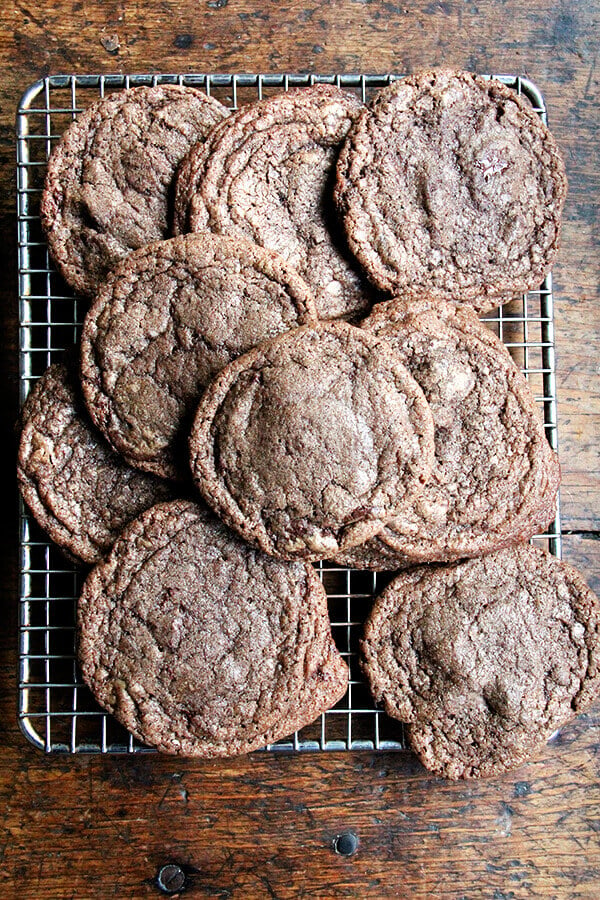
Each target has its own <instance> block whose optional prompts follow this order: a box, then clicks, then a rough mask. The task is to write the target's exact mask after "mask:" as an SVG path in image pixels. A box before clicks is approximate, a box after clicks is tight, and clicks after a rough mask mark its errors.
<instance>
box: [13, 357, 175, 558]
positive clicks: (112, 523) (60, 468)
mask: <svg viewBox="0 0 600 900" xmlns="http://www.w3.org/2000/svg"><path fill="white" fill-rule="evenodd" d="M17 471H18V476H19V484H20V487H21V493H22V494H23V498H24V500H25V502H26V503H27V505H28V506H29V508H30V509H31V511H32V513H33V514H34V516H35V518H36V519H37V521H38V522H39V524H40V525H41V527H42V528H43V529H44V530H45V531H47V532H48V534H49V535H50V537H51V538H52V540H53V541H55V542H56V543H57V544H58V545H59V546H60V547H62V548H63V549H64V550H65V551H67V553H68V554H70V555H72V556H74V557H77V558H78V559H81V560H83V561H84V562H87V563H95V562H98V560H100V559H101V558H102V557H103V556H104V554H105V553H106V552H107V551H108V550H109V548H110V547H111V546H112V545H113V543H114V542H115V540H116V539H117V537H118V536H119V534H120V533H121V531H122V530H123V528H124V527H125V525H126V524H127V523H128V522H130V521H131V520H132V519H134V518H135V517H136V516H138V515H139V514H140V513H141V512H143V511H144V510H145V509H148V507H150V506H154V504H155V503H159V502H160V501H162V500H170V499H171V497H172V496H173V492H172V490H171V488H170V487H169V486H168V485H167V484H166V482H164V481H162V480H161V479H160V478H154V477H153V476H151V475H144V474H143V473H142V472H137V471H136V470H135V469H132V468H131V467H130V466H128V465H127V464H126V463H125V461H124V460H123V459H121V457H120V456H118V455H117V454H116V453H115V452H114V451H113V450H112V449H111V448H110V447H109V446H108V444H107V443H106V442H105V441H104V439H103V437H102V435H101V434H99V433H98V432H97V431H96V429H95V428H94V426H93V425H92V423H91V422H90V421H89V419H88V416H87V413H86V410H85V405H84V403H83V401H82V400H81V399H80V397H79V392H78V385H77V382H76V378H75V377H74V376H73V373H72V372H71V371H70V370H69V368H68V367H67V366H66V365H64V364H62V363H60V364H59V363H55V364H54V365H52V366H50V368H49V369H47V371H46V373H45V374H44V375H43V376H42V377H41V378H40V380H39V381H38V382H37V384H36V386H35V387H34V389H33V390H32V391H31V393H30V395H29V397H28V398H27V400H26V402H25V405H24V407H23V413H22V430H21V440H20V444H19V456H18V469H17Z"/></svg>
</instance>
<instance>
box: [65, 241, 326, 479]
mask: <svg viewBox="0 0 600 900" xmlns="http://www.w3.org/2000/svg"><path fill="white" fill-rule="evenodd" d="M315 319H316V309H315V305H314V300H313V298H312V295H311V292H310V290H309V288H308V286H307V285H306V283H305V282H304V281H303V280H302V279H301V278H300V276H299V275H297V274H296V273H295V272H294V271H293V270H292V269H291V268H290V267H289V266H288V265H287V264H286V263H285V262H284V261H283V260H282V259H281V258H279V257H278V256H277V255H276V254H274V253H270V252H269V251H268V250H263V249H262V248H261V247H257V246H255V245H253V244H249V243H247V242H245V241H239V240H233V239H230V238H226V237H221V236H215V235H183V236H180V237H177V238H172V239H171V240H168V241H160V242H158V243H156V244H150V245H149V246H147V247H144V248H143V249H141V250H138V251H136V252H134V253H132V254H130V256H128V257H127V259H125V260H123V262H121V263H120V264H119V266H118V267H117V268H116V269H115V270H114V271H113V272H112V273H111V275H110V276H109V278H108V279H107V281H106V283H105V284H104V285H103V287H102V289H101V290H100V292H99V294H98V297H97V299H96V302H95V303H94V304H93V306H92V307H91V309H90V310H89V312H88V314H87V316H86V319H85V322H84V326H83V334H82V338H81V348H82V349H81V354H82V379H83V380H82V384H83V393H84V396H85V399H86V402H87V405H88V409H89V411H90V414H91V416H92V419H93V420H94V422H95V423H96V425H97V426H98V428H100V430H101V431H102V432H103V433H104V434H105V435H106V437H107V438H108V440H109V441H110V443H111V444H112V445H113V446H114V447H115V448H116V449H117V450H119V452H120V453H122V454H123V456H124V457H125V458H126V459H127V460H128V461H129V462H130V463H131V464H132V465H134V466H137V467H139V468H140V469H144V470H146V471H149V472H154V473H156V474H158V475H161V476H164V477H170V478H177V477H179V476H181V475H182V474H184V473H186V474H187V472H188V471H189V470H188V465H187V447H186V446H185V447H183V449H182V445H183V441H184V440H187V430H188V427H189V425H190V424H191V417H192V414H193V412H194V411H195V408H196V406H197V403H198V399H199V397H200V394H201V393H202V391H203V390H204V388H205V387H206V385H207V384H208V382H209V381H210V380H211V378H212V377H213V376H214V375H215V374H216V373H217V372H218V371H220V369H222V368H223V366H225V365H226V364H227V363H229V362H231V361H232V360H233V359H235V358H236V357H237V356H240V354H242V353H244V352H245V351H247V350H249V349H250V348H251V347H254V346H255V345H256V344H259V343H261V342H262V341H264V340H266V339H267V338H270V337H274V336H275V335H277V334H279V333H280V332H283V331H286V330H287V329H290V328H294V327H295V326H297V325H301V324H304V323H305V322H311V321H315ZM179 451H181V452H179Z"/></svg>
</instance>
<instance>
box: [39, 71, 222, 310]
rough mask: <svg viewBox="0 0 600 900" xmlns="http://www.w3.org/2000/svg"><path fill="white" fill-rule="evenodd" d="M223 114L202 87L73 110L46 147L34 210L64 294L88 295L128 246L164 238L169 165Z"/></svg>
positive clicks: (125, 96) (142, 90)
mask: <svg viewBox="0 0 600 900" xmlns="http://www.w3.org/2000/svg"><path fill="white" fill-rule="evenodd" d="M226 115H227V110H226V109H225V107H224V106H222V105H221V104H220V103H219V102H218V101H217V100H214V99H213V98H211V97H207V96H206V95H205V94H204V93H203V92H202V91H199V90H196V89H195V88H188V87H179V86H177V85H160V86H157V87H138V88H131V89H130V90H127V91H120V92H118V93H115V94H111V95H110V96H109V97H107V98H105V99H103V100H99V101H98V102H97V103H94V104H93V105H92V106H90V107H89V108H88V109H86V110H85V111H84V112H82V113H81V114H80V115H79V116H78V118H77V120H76V121H75V122H73V124H72V125H71V126H70V127H69V128H68V129H67V131H66V132H65V134H64V135H63V137H62V138H61V140H60V142H59V143H58V144H57V145H56V147H55V148H54V150H53V151H52V154H51V156H50V160H49V162H48V171H47V175H46V186H45V190H44V193H43V196H42V204H41V211H40V213H41V218H42V225H43V227H44V230H45V231H46V234H47V236H48V246H49V249H50V253H51V255H52V258H53V260H54V262H55V263H56V265H57V266H58V269H59V271H60V273H61V275H62V276H63V278H64V279H65V281H66V282H67V283H68V284H70V285H71V287H72V288H74V290H76V291H78V292H79V293H81V294H84V295H86V296H89V295H92V294H94V293H95V291H96V289H97V288H98V286H99V284H100V283H101V282H102V281H103V280H104V278H105V276H106V274H107V272H108V271H109V270H110V269H112V268H113V266H114V265H115V264H116V263H117V262H118V261H119V260H120V259H122V258H123V257H124V256H127V254H128V253H129V252H130V251H131V250H134V249H136V248H138V247H143V246H144V245H145V244H148V243H150V241H156V240H160V239H161V238H163V237H165V236H166V235H167V234H168V232H169V226H170V218H171V215H172V213H171V209H170V204H171V196H170V194H171V185H172V182H173V178H174V176H175V170H176V168H177V165H178V164H179V162H180V161H181V159H182V158H183V157H184V156H185V154H186V153H187V151H188V150H189V149H190V147H191V146H192V145H194V144H195V143H196V142H198V141H200V140H203V139H204V138H205V137H206V135H207V134H208V132H209V130H210V129H211V128H212V127H213V126H214V125H216V123H217V122H220V121H221V119H223V118H224V117H225V116H226Z"/></svg>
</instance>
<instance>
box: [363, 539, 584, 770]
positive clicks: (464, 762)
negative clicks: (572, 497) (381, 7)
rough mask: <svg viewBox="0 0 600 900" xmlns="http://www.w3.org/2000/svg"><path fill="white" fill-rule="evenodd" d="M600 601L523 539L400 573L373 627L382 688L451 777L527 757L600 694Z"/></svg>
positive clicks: (422, 753) (371, 665)
mask: <svg viewBox="0 0 600 900" xmlns="http://www.w3.org/2000/svg"><path fill="white" fill-rule="evenodd" d="M599 613H600V609H599V604H598V599H597V598H596V597H595V596H594V594H593V593H592V592H591V591H590V590H589V588H588V587H587V586H586V584H585V582H584V581H583V579H582V577H581V575H580V574H579V573H578V572H577V571H576V570H575V569H573V568H571V566H568V565H565V564H564V563H561V562H560V561H559V560H557V559H555V558H554V557H552V556H550V555H549V554H548V553H546V552H545V551H543V550H540V549H538V548H534V547H531V546H529V545H527V544H523V545H521V546H518V547H513V548H511V549H507V550H501V551H499V552H497V553H493V554H490V555H489V556H485V557H482V558H481V559H475V560H467V561H465V562H461V563H456V564H454V565H450V566H443V567H442V566H439V567H423V568H418V569H413V570H411V571H410V572H405V573H403V574H401V575H399V576H398V577H397V578H396V579H394V581H393V582H392V583H391V584H390V585H389V586H388V587H387V588H386V589H385V590H384V591H383V592H382V594H381V595H380V596H379V597H378V598H377V600H376V602H375V606H374V607H373V610H372V612H371V615H370V616H369V619H368V621H367V623H366V626H365V632H364V639H363V641H362V644H361V652H362V665H363V669H364V672H365V674H366V676H367V678H368V680H369V683H370V686H371V690H372V693H373V696H374V697H375V699H376V701H377V702H379V703H382V704H383V705H384V707H385V711H386V712H387V713H388V715H390V716H393V717H394V718H397V719H400V720H401V721H403V722H407V723H409V724H408V739H409V742H410V744H411V746H412V748H413V749H414V750H415V751H416V753H417V754H418V756H419V757H420V759H421V761H422V762H423V765H425V766H426V767H427V768H428V769H430V770H431V771H433V772H435V773H437V774H439V775H444V776H446V777H448V778H474V777H479V776H485V775H494V774H498V773H500V772H503V771H504V770H506V769H510V768H513V767H516V766H518V765H520V764H521V763H522V762H524V760H526V759H527V758H528V757H529V756H531V755H532V754H534V753H536V752H537V751H539V750H540V749H541V748H542V746H543V744H544V742H545V741H546V740H548V738H549V737H550V736H551V734H552V733H553V732H554V731H555V730H556V729H557V728H559V727H560V726H561V725H563V724H565V723H566V722H568V721H569V720H570V719H571V718H572V717H573V716H574V715H575V714H576V713H579V712H582V711H583V710H585V709H587V707H588V706H590V705H591V704H592V702H593V701H594V699H595V698H596V697H597V696H598V693H599V691H600V672H599V662H600V622H599Z"/></svg>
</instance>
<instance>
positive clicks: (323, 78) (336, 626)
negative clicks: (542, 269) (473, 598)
mask: <svg viewBox="0 0 600 900" xmlns="http://www.w3.org/2000/svg"><path fill="white" fill-rule="evenodd" d="M399 77H401V76H399V75H204V74H202V75H104V76H93V75H83V76H81V75H79V76H51V77H48V78H45V79H43V80H41V81H39V82H37V83H36V84H34V85H32V86H31V87H30V88H29V89H28V90H27V91H26V92H25V94H24V95H23V97H22V98H21V101H20V104H19V107H18V110H17V212H18V265H19V304H20V345H19V353H20V399H21V403H23V401H24V400H25V397H26V396H27V394H28V393H29V390H30V389H31V387H32V385H33V384H34V382H35V381H36V379H37V378H39V377H40V376H41V375H42V374H43V373H44V371H45V369H46V368H47V366H49V365H50V364H51V363H52V362H56V361H57V360H58V359H60V358H61V356H62V355H63V353H64V351H65V350H66V349H68V348H70V347H72V346H73V345H74V344H75V343H76V342H77V339H78V336H79V328H80V324H81V321H82V318H83V315H84V313H85V308H86V304H85V302H83V301H81V300H80V299H78V298H77V297H76V296H74V294H73V293H72V292H71V290H70V289H69V288H68V287H67V286H66V285H65V284H64V282H63V281H62V279H61V278H60V276H59V275H58V273H57V272H56V270H55V268H54V267H53V265H52V262H51V261H50V259H49V256H48V250H47V245H46V242H45V239H44V235H43V233H42V230H41V226H40V220H39V199H40V195H41V191H42V188H43V182H44V176H45V170H46V164H47V160H48V156H49V154H50V151H51V149H52V147H53V145H54V143H55V142H56V141H57V140H58V138H59V137H60V135H61V134H62V133H63V131H64V130H65V128H66V127H67V126H68V125H69V123H70V122H71V121H72V120H73V119H75V118H76V117H77V115H78V113H79V112H81V110H82V109H84V108H85V107H87V106H89V105H90V103H92V102H94V101H95V100H97V99H98V98H99V97H103V96H105V95H107V94H108V93H110V92H111V91H114V90H121V89H123V88H127V87H130V86H135V85H140V84H166V83H171V84H173V83H174V84H185V85H194V86H196V87H200V88H202V89H203V90H204V91H205V92H206V93H207V94H211V95H212V96H215V97H217V99H219V100H221V102H223V103H225V105H227V106H229V107H230V108H237V107H238V106H241V105H243V104H244V103H248V102H251V101H253V100H256V99H261V98H262V97H267V96H269V95H272V94H274V93H277V92H280V91H282V90H288V89H290V88H292V87H304V86H307V85H310V84H315V83H323V82H325V83H330V84H331V83H332V84H337V85H339V86H340V87H342V88H344V89H345V90H349V91H353V92H355V93H356V94H357V95H358V96H359V97H360V98H361V99H362V100H363V101H367V102H368V100H369V99H370V97H371V96H372V95H373V93H374V92H375V91H376V90H378V89H379V88H381V87H383V86H385V85H386V84H389V83H390V82H391V81H393V80H395V79H396V78H399ZM495 77H498V78H500V79H501V80H502V81H504V83H505V84H507V85H508V86H509V87H511V88H513V89H514V90H515V91H517V92H518V93H520V94H523V95H524V96H525V97H526V98H527V99H528V100H529V102H530V103H531V104H532V107H533V108H534V110H535V111H536V112H537V113H538V114H539V115H540V117H541V118H542V119H543V121H544V122H545V121H546V108H545V104H544V100H543V98H542V96H541V94H540V92H539V90H538V89H537V88H536V87H535V85H533V84H532V83H531V82H530V81H528V80H526V79H523V78H519V77H516V76H495ZM485 321H486V323H487V324H488V326H489V327H490V328H491V329H492V330H493V331H494V332H495V333H496V334H497V335H498V336H499V337H500V339H501V340H502V341H504V343H505V344H506V346H507V347H508V348H509V350H510V352H511V354H512V356H513V358H514V359H515V360H516V362H517V364H518V365H519V366H520V367H521V368H522V370H523V372H524V373H525V375H526V377H527V379H528V380H529V382H530V384H531V386H532V389H533V392H534V394H535V396H536V400H537V402H538V404H539V407H540V412H541V413H542V415H543V418H544V423H545V428H546V433H547V436H548V440H549V442H550V444H551V445H552V447H553V448H554V449H557V427H556V422H557V417H556V382H555V366H554V323H553V300H552V281H551V277H550V276H548V277H547V278H546V279H545V281H544V283H543V284H542V285H541V287H540V289H539V290H536V291H530V292H529V293H528V294H526V295H525V296H523V297H522V298H521V299H519V300H515V301H513V302H511V303H510V304H508V305H506V306H504V307H502V308H500V309H499V310H497V311H495V312H494V313H492V314H490V315H488V316H486V317H485ZM560 533H561V532H560V514H559V509H558V508H557V511H556V518H555V520H554V522H553V524H552V527H551V528H550V529H549V531H548V532H547V533H546V534H544V535H539V536H538V537H536V538H534V542H535V543H537V544H538V545H541V546H544V547H546V548H547V549H549V550H550V552H551V553H554V554H555V555H557V556H560V552H561V538H560ZM20 562H21V577H20V598H19V699H18V705H19V721H20V724H21V728H22V730H23V732H24V734H25V735H26V736H27V738H28V739H29V740H30V741H31V742H32V743H33V744H35V745H36V746H37V747H39V748H41V749H43V750H45V751H46V752H62V753H86V752H88V753H89V752H92V753H93V752H96V753H97V752H101V753H148V752H150V753H151V752H154V751H152V750H150V749H149V748H147V747H144V746H142V745H140V744H139V743H138V742H137V741H136V740H135V739H134V738H133V737H132V736H131V735H129V734H128V733H127V732H126V731H125V730H124V729H123V728H122V727H121V726H120V725H119V724H118V723H117V722H116V721H115V720H114V719H113V718H112V717H111V716H109V715H107V714H106V713H104V712H103V711H102V710H101V709H100V707H98V705H97V704H96V702H95V700H94V698H93V697H92V696H91V694H90V693H89V691H88V689H87V688H86V686H85V685H84V684H83V683H82V681H81V676H80V674H79V672H78V668H77V662H76V648H75V610H76V603H77V597H78V594H79V590H80V587H81V584H82V581H83V578H84V577H85V571H84V570H83V569H82V568H80V567H79V568H78V567H77V566H75V565H73V564H71V563H70V562H69V561H67V560H66V558H65V557H64V556H63V554H62V553H61V551H60V550H59V549H58V548H57V547H56V546H54V545H53V544H52V543H51V542H49V541H48V540H47V538H46V536H45V535H44V533H43V532H42V531H41V529H40V528H39V527H38V525H37V524H36V522H35V520H34V519H33V517H32V516H31V515H30V514H29V513H28V511H27V509H26V508H25V507H24V505H23V503H22V502H21V514H20ZM317 569H318V572H319V575H320V577H321V579H322V581H323V584H324V586H325V588H326V590H327V593H328V597H329V610H330V616H331V620H332V628H333V635H334V638H335V641H336V643H337V646H338V648H339V649H340V651H341V653H342V655H343V656H344V658H345V659H346V661H347V662H348V664H349V667H350V680H349V684H348V692H347V694H346V696H345V697H344V698H343V699H342V700H341V701H340V702H339V703H338V704H337V705H336V706H335V708H334V709H331V710H329V711H328V712H326V713H324V714H323V715H322V716H321V718H320V719H319V720H318V721H317V722H316V723H314V724H313V725H311V726H308V727H307V728H304V729H302V731H300V732H298V733H296V734H294V735H293V736H292V737H291V738H289V739H286V740H282V741H279V742H278V743H277V744H274V745H272V746H271V747H269V748H267V749H269V750H276V751H294V750H355V749H369V750H401V749H404V747H405V743H404V734H403V728H402V725H401V724H400V723H399V722H395V721H393V720H391V719H389V718H388V717H387V716H386V715H385V714H384V713H383V712H381V711H380V710H377V709H376V708H375V707H374V704H373V700H372V698H371V696H370V694H369V691H368V688H367V687H366V685H365V684H364V682H363V680H362V678H361V675H360V671H359V668H358V658H357V649H358V639H359V635H360V630H361V627H362V623H363V622H364V619H365V617H366V615H367V613H368V611H369V609H370V607H371V603H372V600H373V597H374V596H375V595H376V594H377V593H379V592H380V591H381V590H382V588H383V587H384V586H385V584H386V583H387V582H388V581H389V580H390V576H389V575H387V574H385V573H373V572H359V571H356V570H350V569H340V568H338V567H334V566H331V565H329V564H327V563H320V564H318V566H317Z"/></svg>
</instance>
